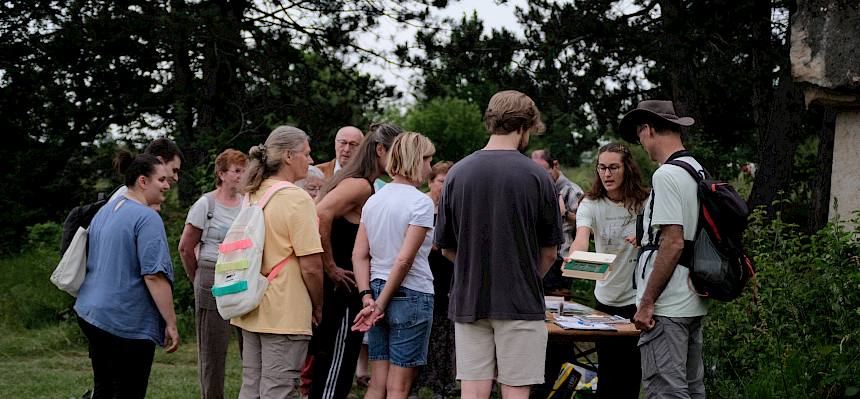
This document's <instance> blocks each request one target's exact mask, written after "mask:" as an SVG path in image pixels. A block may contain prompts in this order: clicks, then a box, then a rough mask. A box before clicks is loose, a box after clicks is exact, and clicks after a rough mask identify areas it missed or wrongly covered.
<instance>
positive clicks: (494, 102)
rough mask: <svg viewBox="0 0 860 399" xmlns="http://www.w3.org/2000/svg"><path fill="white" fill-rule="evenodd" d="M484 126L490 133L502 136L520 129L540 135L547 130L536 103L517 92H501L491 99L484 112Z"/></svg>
mask: <svg viewBox="0 0 860 399" xmlns="http://www.w3.org/2000/svg"><path fill="white" fill-rule="evenodd" d="M484 125H485V126H486V127H487V132H488V133H490V134H501V135H505V134H508V133H511V132H516V131H518V130H520V129H525V130H526V131H527V132H529V133H533V134H540V133H543V131H544V130H545V127H544V124H543V122H541V120H540V111H538V108H537V105H535V102H534V101H533V100H532V99H531V97H529V96H527V95H525V94H523V93H521V92H518V91H516V90H505V91H500V92H498V93H496V94H494V95H493V97H492V98H490V103H489V104H488V105H487V110H486V111H485V112H484Z"/></svg>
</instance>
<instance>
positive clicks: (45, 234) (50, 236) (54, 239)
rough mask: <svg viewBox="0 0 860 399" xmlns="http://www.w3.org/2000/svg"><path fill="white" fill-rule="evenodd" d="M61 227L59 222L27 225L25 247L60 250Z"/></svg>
mask: <svg viewBox="0 0 860 399" xmlns="http://www.w3.org/2000/svg"><path fill="white" fill-rule="evenodd" d="M62 234H63V227H62V226H60V224H59V223H54V222H45V223H37V224H34V225H32V226H28V227H27V248H29V249H39V248H45V249H53V250H55V251H59V250H60V238H61V236H62Z"/></svg>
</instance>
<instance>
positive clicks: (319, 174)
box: [295, 165, 325, 188]
mask: <svg viewBox="0 0 860 399" xmlns="http://www.w3.org/2000/svg"><path fill="white" fill-rule="evenodd" d="M311 177H316V178H318V179H320V180H325V173H323V171H321V170H320V168H318V167H316V166H313V165H308V175H307V177H305V178H304V179H301V180H299V181H297V182H296V183H295V184H296V185H297V186H299V187H301V188H305V184H307V183H308V178H311Z"/></svg>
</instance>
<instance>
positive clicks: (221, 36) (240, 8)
mask: <svg viewBox="0 0 860 399" xmlns="http://www.w3.org/2000/svg"><path fill="white" fill-rule="evenodd" d="M247 5H248V4H247V2H246V1H243V0H234V1H228V0H221V1H212V2H204V3H202V4H201V5H199V6H197V7H199V8H198V11H197V13H198V14H197V15H198V16H199V17H200V20H201V23H202V24H203V26H202V30H201V31H199V34H200V38H201V40H202V42H203V46H202V49H203V51H202V56H203V62H202V66H201V69H202V71H201V72H202V77H203V79H202V82H200V86H199V91H197V92H196V93H198V94H199V95H198V97H197V100H198V101H196V110H197V123H196V129H195V130H196V137H193V140H188V141H187V142H186V143H184V144H185V147H183V148H182V149H183V151H185V155H186V158H187V161H188V164H189V165H188V168H189V169H191V168H197V167H198V166H200V165H201V164H203V163H204V162H207V160H208V155H209V151H211V150H213V148H211V147H212V144H213V143H215V142H217V140H216V138H217V137H218V135H219V134H221V133H222V131H223V130H224V129H226V128H227V126H229V125H230V124H231V122H232V121H235V120H236V119H238V117H237V116H236V112H235V109H234V108H231V107H230V105H229V103H230V102H234V101H235V102H239V101H240V100H239V99H238V97H239V96H240V95H241V94H244V93H243V92H242V90H239V89H238V88H237V86H238V83H237V80H238V79H239V78H238V77H237V76H236V74H237V73H239V72H238V71H237V69H238V68H237V66H236V64H237V63H238V60H240V59H241V57H242V55H241V54H242V51H241V46H243V43H244V42H243V40H242V34H241V21H242V18H243V17H244V12H245V9H246V8H247ZM186 53H187V52H186ZM216 150H217V149H216ZM199 194H200V193H199V192H197V182H195V181H193V180H192V179H184V181H183V180H180V187H179V198H180V200H181V201H182V202H183V203H185V204H187V203H190V202H191V201H193V200H194V199H195V198H196V196H197V195H199Z"/></svg>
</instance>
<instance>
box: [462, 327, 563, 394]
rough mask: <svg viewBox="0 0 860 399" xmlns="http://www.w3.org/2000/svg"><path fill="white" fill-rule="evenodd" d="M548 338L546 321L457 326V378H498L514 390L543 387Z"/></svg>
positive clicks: (471, 379) (473, 379)
mask: <svg viewBox="0 0 860 399" xmlns="http://www.w3.org/2000/svg"><path fill="white" fill-rule="evenodd" d="M546 339H547V330H546V326H545V322H544V321H543V320H492V319H481V320H477V321H475V322H472V323H454V343H455V346H456V348H457V379H458V380H466V381H479V380H492V379H495V380H497V381H498V382H499V383H501V384H505V385H508V386H514V387H520V386H526V385H535V384H543V382H544V378H543V376H544V360H545V359H546Z"/></svg>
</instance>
